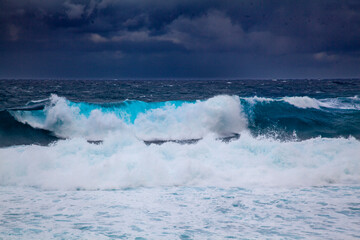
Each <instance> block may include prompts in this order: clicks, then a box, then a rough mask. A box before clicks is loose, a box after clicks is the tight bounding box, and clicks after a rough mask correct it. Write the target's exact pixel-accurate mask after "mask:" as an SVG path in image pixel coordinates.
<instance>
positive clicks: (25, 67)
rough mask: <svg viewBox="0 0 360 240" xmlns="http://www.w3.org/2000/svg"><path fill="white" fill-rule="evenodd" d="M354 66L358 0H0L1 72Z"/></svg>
mask: <svg viewBox="0 0 360 240" xmlns="http://www.w3.org/2000/svg"><path fill="white" fill-rule="evenodd" d="M359 69H360V2H359V1H356V0H353V1H351V0H348V1H341V0H338V1H335V0H328V1H286V0H284V1H280V0H279V1H247V0H242V1H234V0H233V1H229V0H222V1H220V0H218V1H214V0H210V1H199V0H193V1H190V0H182V1H180V0H167V1H160V0H155V1H146V0H52V1H42V0H0V77H2V78H21V77H25V78H31V77H44V78H47V77H49V78H176V77H179V78H201V77H210V78H338V77H360V70H359Z"/></svg>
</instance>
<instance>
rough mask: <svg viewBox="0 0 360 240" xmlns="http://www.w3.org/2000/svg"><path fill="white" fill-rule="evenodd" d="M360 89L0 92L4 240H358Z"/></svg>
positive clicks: (46, 83) (145, 84)
mask: <svg viewBox="0 0 360 240" xmlns="http://www.w3.org/2000/svg"><path fill="white" fill-rule="evenodd" d="M359 238H360V80H358V79H322V80H291V79H274V80H36V79H34V80H0V239H137V240H140V239H359Z"/></svg>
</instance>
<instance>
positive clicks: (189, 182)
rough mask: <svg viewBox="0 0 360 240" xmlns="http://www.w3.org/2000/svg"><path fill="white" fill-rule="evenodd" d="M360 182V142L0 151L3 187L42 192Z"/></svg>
mask: <svg viewBox="0 0 360 240" xmlns="http://www.w3.org/2000/svg"><path fill="white" fill-rule="evenodd" d="M346 183H352V184H360V142H359V141H358V140H356V139H354V138H350V139H342V138H339V139H325V138H316V139H309V140H306V141H302V142H280V141H276V140H273V139H266V138H253V137H251V136H250V135H248V134H246V133H244V134H242V135H241V137H240V138H239V139H238V140H234V141H232V142H230V143H224V142H221V141H218V140H215V138H214V137H211V136H208V137H206V138H205V139H203V140H201V141H199V142H198V143H196V144H189V145H181V144H177V143H171V142H168V143H165V144H162V145H154V144H152V145H149V146H147V145H145V144H144V143H143V142H142V141H139V140H138V139H136V137H134V136H133V135H126V134H113V135H111V136H110V137H107V138H106V139H105V141H104V142H103V144H100V145H95V144H89V143H88V142H86V141H85V140H84V139H78V138H76V139H70V140H62V141H59V142H57V143H56V144H54V145H51V146H47V147H43V146H19V147H11V148H3V149H0V184H1V185H2V186H8V185H16V186H36V187H40V188H43V189H66V190H67V189H76V188H80V189H113V188H127V187H139V186H150V187H151V186H220V187H251V186H318V185H331V184H346Z"/></svg>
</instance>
